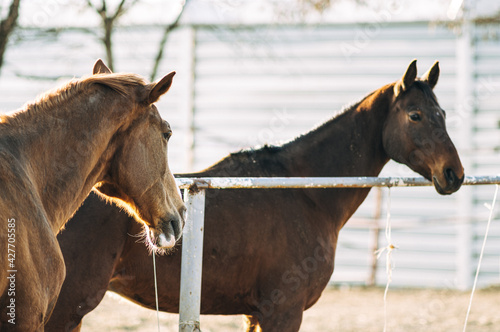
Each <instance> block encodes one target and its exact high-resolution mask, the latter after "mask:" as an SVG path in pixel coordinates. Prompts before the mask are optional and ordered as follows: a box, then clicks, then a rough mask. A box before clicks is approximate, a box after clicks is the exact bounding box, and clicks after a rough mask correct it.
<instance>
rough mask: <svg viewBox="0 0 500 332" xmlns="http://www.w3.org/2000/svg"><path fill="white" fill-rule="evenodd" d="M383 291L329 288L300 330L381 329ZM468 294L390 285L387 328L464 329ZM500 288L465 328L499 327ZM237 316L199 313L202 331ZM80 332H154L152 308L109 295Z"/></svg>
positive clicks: (230, 325) (410, 331)
mask: <svg viewBox="0 0 500 332" xmlns="http://www.w3.org/2000/svg"><path fill="white" fill-rule="evenodd" d="M383 292H384V290H383V289H380V288H342V289H339V288H328V289H326V290H325V291H324V292H323V296H322V297H321V299H320V301H319V302H318V303H317V304H316V305H315V306H313V307H312V308H311V309H309V310H307V311H306V312H305V313H304V319H303V323H302V327H301V329H300V331H302V332H309V331H315V332H316V331H342V332H349V331H356V332H357V331H363V332H371V331H377V332H380V331H382V330H383V327H384V303H383ZM469 297H470V292H460V291H453V290H429V289H391V290H389V294H388V298H387V311H388V316H387V331H390V332H399V331H401V332H414V331H415V332H416V331H434V332H439V331H446V332H448V331H462V330H463V325H464V320H465V315H466V311H467V306H468V303H469ZM499 310H500V287H494V288H489V289H485V290H478V291H477V292H476V294H475V295H474V302H473V306H472V311H471V314H470V318H469V323H468V327H467V331H468V332H474V331H481V332H493V331H495V332H496V331H499V330H500V314H499ZM242 322H243V319H242V318H241V316H202V318H201V327H202V330H203V331H204V332H211V331H212V332H215V331H217V332H232V331H242V330H243V328H242ZM177 324H178V315H174V314H167V313H160V325H161V331H163V332H174V331H175V332H177V331H178V325H177ZM82 331H84V332H89V331H134V332H145V331H157V321H156V312H155V311H153V310H147V309H144V308H142V307H139V306H137V305H135V304H132V303H130V302H128V301H127V300H124V299H122V298H120V297H119V296H117V295H114V294H110V293H109V292H108V294H107V295H106V297H105V299H104V301H103V302H102V303H101V305H100V306H99V307H98V308H97V309H96V310H94V311H93V312H92V313H91V314H89V315H88V316H87V317H86V318H85V321H84V325H83V328H82Z"/></svg>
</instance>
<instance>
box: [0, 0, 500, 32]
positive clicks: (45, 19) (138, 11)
mask: <svg viewBox="0 0 500 332" xmlns="http://www.w3.org/2000/svg"><path fill="white" fill-rule="evenodd" d="M0 1H1V2H0V3H1V4H2V12H3V13H5V12H6V10H7V8H8V3H9V2H10V0H0ZM131 1H133V0H129V2H131ZM466 1H469V3H470V4H471V5H472V6H473V7H474V11H478V12H479V14H482V15H485V14H490V13H494V12H497V11H499V10H500V1H497V0H477V1H472V0H466ZM92 2H93V3H94V4H95V5H96V6H100V4H101V3H102V2H101V0H92ZM119 2H120V1H119V0H107V1H106V3H107V4H108V9H111V10H110V11H113V10H114V9H115V8H116V6H117V4H118V3H119ZM360 2H361V3H360ZM362 2H363V1H359V0H358V1H356V0H332V6H331V7H330V8H329V9H328V10H326V11H325V12H323V13H318V12H317V11H314V10H310V9H309V10H308V9H307V7H304V5H303V4H301V2H300V1H299V0H189V2H188V6H187V7H186V11H185V14H184V16H183V20H182V22H183V23H198V24H217V23H226V24H252V23H268V24H269V23H270V24H279V23H296V22H300V23H312V24H317V23H342V22H365V21H381V20H385V21H387V20H390V21H415V20H416V21H421V20H447V19H449V17H448V15H447V13H448V10H449V9H450V7H453V5H452V4H453V3H455V4H456V3H460V2H461V0H419V1H415V0H378V1H368V0H365V1H364V2H365V4H363V3H362ZM183 3H184V0H138V1H137V2H136V3H135V5H134V6H133V7H132V8H131V9H130V10H129V11H128V12H127V13H126V14H125V15H124V16H123V17H122V18H121V19H120V23H121V24H125V25H128V24H140V25H152V24H153V25H154V24H159V25H165V24H168V23H169V22H172V21H173V20H174V19H175V17H176V16H177V14H178V13H179V11H180V9H181V6H182V5H183ZM450 5H451V6H450ZM20 24H21V25H22V26H37V27H46V28H49V27H69V26H72V27H74V26H80V27H91V26H97V25H99V24H100V18H99V16H98V15H97V13H96V12H95V11H93V10H91V9H89V8H88V6H87V2H86V1H82V0H23V1H22V2H21V15H20Z"/></svg>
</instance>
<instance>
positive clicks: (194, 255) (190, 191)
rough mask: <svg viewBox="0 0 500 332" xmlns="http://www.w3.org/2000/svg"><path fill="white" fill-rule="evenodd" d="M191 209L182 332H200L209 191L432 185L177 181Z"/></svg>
mask: <svg viewBox="0 0 500 332" xmlns="http://www.w3.org/2000/svg"><path fill="white" fill-rule="evenodd" d="M176 182H177V185H178V186H179V188H181V189H184V199H185V201H186V206H187V220H186V227H185V228H184V233H183V240H182V241H183V245H182V263H181V290H180V303H179V331H180V332H195V331H200V301H201V278H202V262H203V232H204V211H205V190H206V189H256V188H261V189H262V188H267V189H286V188H309V189H312V188H371V187H416V186H419V187H420V186H431V185H432V183H431V182H430V181H428V180H426V179H424V178H422V177H405V178H403V177H329V178H328V177H313V178H301V177H293V178H285V177H275V178H269V177H262V178H245V177H244V178H236V177H229V178H217V177H207V178H177V179H176ZM491 184H500V176H467V177H465V179H464V183H463V185H491Z"/></svg>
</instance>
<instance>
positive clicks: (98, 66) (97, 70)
mask: <svg viewBox="0 0 500 332" xmlns="http://www.w3.org/2000/svg"><path fill="white" fill-rule="evenodd" d="M92 74H94V75H95V74H111V70H110V69H109V68H108V66H106V65H105V64H104V62H103V61H102V60H101V59H97V61H96V62H95V64H94V69H93V70H92Z"/></svg>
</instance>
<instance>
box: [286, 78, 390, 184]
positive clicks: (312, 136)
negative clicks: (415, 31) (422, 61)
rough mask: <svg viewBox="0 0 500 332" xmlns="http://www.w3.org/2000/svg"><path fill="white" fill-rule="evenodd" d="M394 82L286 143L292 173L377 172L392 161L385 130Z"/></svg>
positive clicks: (319, 174)
mask: <svg viewBox="0 0 500 332" xmlns="http://www.w3.org/2000/svg"><path fill="white" fill-rule="evenodd" d="M392 98H393V92H392V85H388V86H385V87H383V88H381V89H379V90H377V91H375V92H373V93H372V94H370V95H368V96H367V97H365V98H364V99H363V100H362V101H360V102H359V103H358V104H356V105H354V106H352V107H351V108H349V109H347V110H346V111H345V112H343V113H342V114H340V115H338V116H336V117H334V118H333V119H331V120H330V121H328V122H326V123H325V124H323V125H321V126H320V127H318V128H316V129H315V130H312V131H311V132H309V133H307V134H305V135H303V136H301V137H299V138H297V139H296V140H295V141H292V142H290V143H288V144H287V145H285V146H284V147H283V151H284V154H285V155H286V158H287V159H290V160H292V161H293V163H292V165H293V166H292V168H291V169H290V174H289V176H310V177H336V176H376V175H378V174H379V173H380V171H381V170H382V168H383V167H384V165H385V164H386V163H387V162H388V161H389V158H388V157H387V155H386V153H385V151H384V149H383V145H382V131H383V126H384V122H385V119H386V116H387V114H388V112H389V107H390V104H391V102H392Z"/></svg>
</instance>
